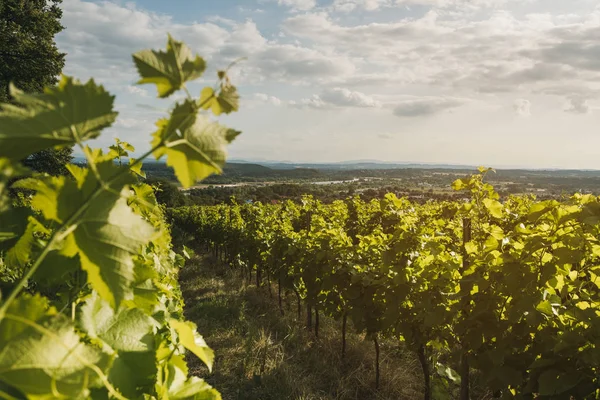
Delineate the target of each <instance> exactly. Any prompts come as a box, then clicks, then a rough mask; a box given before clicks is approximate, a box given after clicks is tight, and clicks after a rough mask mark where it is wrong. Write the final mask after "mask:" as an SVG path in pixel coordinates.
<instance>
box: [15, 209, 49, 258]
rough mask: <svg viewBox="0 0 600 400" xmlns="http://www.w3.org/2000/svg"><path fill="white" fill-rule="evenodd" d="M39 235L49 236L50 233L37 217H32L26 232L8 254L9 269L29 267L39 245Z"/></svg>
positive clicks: (29, 219)
mask: <svg viewBox="0 0 600 400" xmlns="http://www.w3.org/2000/svg"><path fill="white" fill-rule="evenodd" d="M39 233H46V234H49V233H50V232H49V231H48V229H46V227H45V226H43V225H42V224H41V223H40V222H39V221H38V220H37V219H35V217H33V216H31V215H30V216H29V218H28V223H27V228H26V229H25V232H23V234H22V235H21V237H19V240H17V242H16V243H15V245H14V246H13V247H12V248H11V249H10V250H9V251H8V252H7V254H6V263H7V264H8V266H9V267H13V268H17V267H18V268H24V267H25V266H26V265H27V263H28V262H29V261H30V260H31V256H32V253H33V251H34V248H35V245H36V244H37V238H36V235H37V234H39Z"/></svg>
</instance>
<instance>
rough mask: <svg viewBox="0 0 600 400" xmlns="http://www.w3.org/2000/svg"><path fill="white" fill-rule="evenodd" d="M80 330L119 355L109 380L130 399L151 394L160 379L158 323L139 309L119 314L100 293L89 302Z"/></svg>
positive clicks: (90, 298)
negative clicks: (158, 369) (158, 375)
mask: <svg viewBox="0 0 600 400" xmlns="http://www.w3.org/2000/svg"><path fill="white" fill-rule="evenodd" d="M79 326H80V328H81V329H82V330H83V331H84V332H86V333H87V334H88V336H90V337H91V338H95V339H100V340H101V341H102V342H103V343H104V344H105V345H107V346H108V347H109V348H107V349H106V351H107V352H110V353H112V352H113V351H116V352H117V358H116V359H115V361H114V363H113V366H112V368H111V370H110V374H109V379H110V381H111V382H112V383H113V384H114V386H115V387H116V388H117V389H119V390H120V391H121V392H122V393H123V394H124V395H126V396H127V397H130V398H132V397H135V396H136V394H137V393H141V392H150V391H151V390H152V385H153V381H154V379H155V376H156V361H155V360H156V349H155V343H154V336H153V329H154V327H155V326H157V324H156V322H155V321H154V320H153V319H152V318H150V317H149V316H147V315H146V314H144V312H143V311H142V310H140V309H139V308H121V309H119V311H118V312H115V311H114V310H113V309H112V307H111V306H110V305H109V304H108V303H107V302H106V301H104V300H102V299H101V298H100V297H99V296H98V295H97V294H96V293H92V295H91V296H90V297H89V298H88V299H87V300H86V301H85V304H84V305H83V306H82V307H81V311H80V313H79Z"/></svg>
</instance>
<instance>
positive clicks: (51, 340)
mask: <svg viewBox="0 0 600 400" xmlns="http://www.w3.org/2000/svg"><path fill="white" fill-rule="evenodd" d="M0 338H1V339H2V340H0V380H2V381H3V382H6V383H7V384H9V385H10V386H12V387H15V388H17V389H18V390H20V391H22V392H23V393H25V394H26V395H28V396H29V397H38V398H53V397H56V396H55V394H56V393H60V394H61V395H62V396H65V397H68V398H82V397H85V393H86V391H87V387H99V386H101V385H102V381H101V378H100V376H99V375H98V372H100V373H103V371H105V370H106V369H107V368H108V366H109V365H110V362H111V357H110V356H109V355H107V354H105V353H103V352H102V351H100V349H98V348H96V347H94V346H91V345H88V344H84V343H83V342H82V341H81V340H80V337H79V335H78V334H77V333H76V332H75V330H74V328H73V326H72V325H71V322H70V320H69V319H68V318H66V317H65V316H63V315H62V314H56V311H55V310H53V309H49V310H47V301H46V300H45V299H43V298H42V297H40V296H39V295H38V296H35V297H32V296H30V295H22V296H20V297H18V298H17V299H16V300H15V301H14V302H13V303H11V305H10V306H9V308H8V310H7V313H6V315H5V317H4V319H2V321H1V322H0Z"/></svg>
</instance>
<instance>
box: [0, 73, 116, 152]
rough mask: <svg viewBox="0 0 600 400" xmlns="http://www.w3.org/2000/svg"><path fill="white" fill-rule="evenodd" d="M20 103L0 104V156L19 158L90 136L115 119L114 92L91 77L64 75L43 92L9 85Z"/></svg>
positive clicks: (95, 135) (80, 140) (93, 136)
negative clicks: (38, 92) (81, 80)
mask: <svg viewBox="0 0 600 400" xmlns="http://www.w3.org/2000/svg"><path fill="white" fill-rule="evenodd" d="M11 95H12V96H13V97H14V99H15V102H17V103H18V104H21V106H15V105H12V104H3V105H2V111H0V157H7V158H9V159H13V160H21V159H24V158H26V157H27V156H29V155H30V154H31V153H34V152H36V151H39V150H43V149H46V148H49V147H52V146H61V145H72V144H74V143H77V142H83V141H85V140H88V139H93V138H95V137H97V136H98V135H99V134H100V131H101V130H102V129H104V128H107V127H109V126H110V125H112V123H113V122H114V121H115V119H116V117H117V113H116V112H115V111H113V101H114V96H111V95H110V94H109V93H108V92H106V91H105V90H104V88H103V87H102V86H99V85H96V84H95V83H94V81H93V80H89V81H88V82H87V83H85V84H81V83H80V82H79V81H77V80H74V79H73V78H70V77H66V76H63V77H62V79H61V81H60V82H59V83H58V85H57V86H56V87H53V88H48V89H46V90H45V92H44V93H42V94H25V93H23V92H21V91H19V90H17V89H15V88H11Z"/></svg>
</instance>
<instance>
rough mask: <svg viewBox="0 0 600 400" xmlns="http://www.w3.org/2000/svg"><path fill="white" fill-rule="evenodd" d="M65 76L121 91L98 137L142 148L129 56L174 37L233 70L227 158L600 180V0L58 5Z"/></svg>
mask: <svg viewBox="0 0 600 400" xmlns="http://www.w3.org/2000/svg"><path fill="white" fill-rule="evenodd" d="M62 8H63V18H62V24H63V25H64V26H65V30H64V31H63V32H61V33H60V34H59V35H58V36H57V38H56V40H57V44H58V47H59V49H60V50H61V51H63V52H66V53H67V56H66V65H65V68H64V70H63V73H65V74H67V75H72V76H75V77H76V78H78V79H80V80H84V81H85V80H87V79H89V78H90V77H94V79H95V80H96V81H97V82H98V83H101V84H103V85H104V86H105V87H106V88H107V90H109V91H110V92H111V93H113V94H115V95H116V100H115V106H116V109H117V110H118V111H119V117H118V120H117V122H116V123H115V125H114V126H113V127H111V128H110V129H108V130H106V131H105V132H103V134H102V136H101V137H100V138H99V139H97V140H95V141H94V143H93V144H94V145H95V146H102V147H107V146H108V145H110V144H112V142H113V140H114V138H115V137H119V138H120V139H122V140H126V141H129V142H130V143H132V144H133V145H135V146H136V148H137V153H138V154H139V153H141V152H143V151H146V150H148V149H149V142H150V134H151V133H152V132H153V131H154V130H155V129H154V122H155V121H156V120H157V119H159V118H161V117H164V116H166V115H168V110H169V109H170V107H172V105H173V104H174V102H175V101H176V100H178V99H181V96H179V97H177V96H173V97H171V98H169V99H166V100H158V99H156V98H155V97H156V91H155V89H154V87H153V86H151V85H141V86H138V85H136V81H137V80H138V79H139V78H138V76H137V74H136V71H135V67H134V64H133V61H132V59H131V54H132V53H134V52H136V51H138V50H142V49H146V48H155V49H158V48H164V47H165V46H166V39H167V33H171V35H172V36H173V37H174V38H175V39H177V40H183V41H184V42H186V43H187V44H188V45H189V46H190V48H191V49H192V50H193V51H194V52H196V53H198V54H199V55H201V56H202V57H203V58H204V59H205V60H206V61H207V63H208V66H209V67H208V69H207V71H206V73H205V75H204V76H203V77H202V79H200V80H199V81H197V82H194V83H191V84H190V85H189V86H188V87H189V89H190V91H191V92H192V93H195V94H196V95H199V93H200V91H201V89H202V87H203V86H205V85H210V86H212V85H213V84H214V83H215V81H216V71H217V70H218V69H221V68H224V67H226V66H227V65H228V64H229V63H230V62H232V61H234V60H237V59H239V58H241V57H246V59H245V60H244V61H242V62H240V63H239V64H237V65H236V66H235V67H234V68H233V69H232V70H231V71H230V75H231V79H232V82H233V83H234V84H235V85H236V86H237V87H238V90H239V92H240V95H241V102H240V110H239V112H238V113H235V114H231V115H228V116H225V117H220V118H219V121H220V122H222V123H223V124H225V125H227V126H229V127H231V128H235V129H238V130H241V131H242V135H240V136H238V138H237V139H236V141H235V142H234V143H233V144H232V145H231V146H230V148H229V157H230V158H235V159H245V160H253V161H291V162H339V161H348V160H381V161H393V162H424V163H450V164H465V165H485V166H491V167H497V168H501V167H532V168H582V169H600V1H592V0H242V1H233V0H169V1H165V0H137V1H129V2H126V1H82V0H63V3H62Z"/></svg>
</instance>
